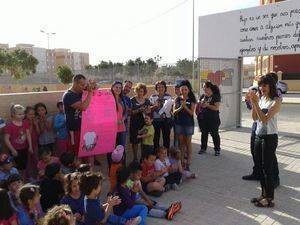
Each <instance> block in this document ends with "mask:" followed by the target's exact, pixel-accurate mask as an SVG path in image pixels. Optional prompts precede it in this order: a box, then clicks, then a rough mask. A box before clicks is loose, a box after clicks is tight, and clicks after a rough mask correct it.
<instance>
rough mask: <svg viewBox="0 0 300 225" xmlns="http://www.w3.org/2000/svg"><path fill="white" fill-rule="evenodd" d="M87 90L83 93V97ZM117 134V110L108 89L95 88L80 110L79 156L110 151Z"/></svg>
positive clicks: (112, 148) (113, 146)
mask: <svg viewBox="0 0 300 225" xmlns="http://www.w3.org/2000/svg"><path fill="white" fill-rule="evenodd" d="M86 96H87V92H84V93H83V97H82V99H85V98H86ZM116 135H117V111H116V103H115V99H114V96H113V95H112V94H111V92H110V91H106V90H96V91H94V93H93V97H92V100H91V103H90V105H89V107H88V108H87V110H86V111H84V112H82V122H81V134H80V147H79V154H78V156H79V157H86V156H92V155H100V154H104V153H108V152H112V151H113V150H114V148H115V143H116Z"/></svg>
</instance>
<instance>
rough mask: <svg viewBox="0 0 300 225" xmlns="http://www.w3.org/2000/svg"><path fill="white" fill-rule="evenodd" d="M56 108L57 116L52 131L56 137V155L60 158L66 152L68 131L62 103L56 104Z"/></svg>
mask: <svg viewBox="0 0 300 225" xmlns="http://www.w3.org/2000/svg"><path fill="white" fill-rule="evenodd" d="M56 106H57V108H58V114H57V115H56V116H55V118H54V130H55V131H56V136H57V155H58V156H61V155H62V154H63V153H64V152H66V151H67V143H68V142H67V140H68V131H67V127H66V115H65V112H64V105H63V102H62V101H59V102H57V104H56Z"/></svg>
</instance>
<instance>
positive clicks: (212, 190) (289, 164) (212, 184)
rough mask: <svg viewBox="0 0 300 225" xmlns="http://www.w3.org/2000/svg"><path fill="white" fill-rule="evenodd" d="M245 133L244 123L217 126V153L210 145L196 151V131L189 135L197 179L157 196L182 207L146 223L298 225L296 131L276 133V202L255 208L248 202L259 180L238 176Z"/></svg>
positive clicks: (245, 166)
mask: <svg viewBox="0 0 300 225" xmlns="http://www.w3.org/2000/svg"><path fill="white" fill-rule="evenodd" d="M249 132H250V129H249V128H240V129H234V130H227V131H222V132H221V139H222V154H221V156H220V157H215V156H214V155H213V151H212V150H211V151H208V153H207V154H204V155H198V154H197V151H198V149H199V145H198V143H199V142H200V140H199V139H200V135H199V133H197V134H196V135H194V139H193V150H194V154H193V165H192V169H193V170H194V171H195V172H196V173H197V174H198V176H199V177H198V179H197V180H190V181H188V182H187V183H184V184H183V185H182V186H181V190H180V191H176V192H175V191H170V192H168V193H166V194H164V195H163V196H162V197H161V198H160V199H159V201H160V202H162V203H169V202H171V201H175V200H180V201H182V203H183V210H182V212H181V213H179V214H178V215H176V216H175V218H174V220H173V221H172V222H168V221H166V220H163V219H153V218H149V219H148V220H147V224H153V225H154V224H155V225H159V224H174V225H177V224H178V225H185V224H193V225H220V224H222V225H223V224H224V225H225V224H226V225H227V224H228V225H256V224H263V225H267V224H283V225H296V224H297V225H299V224H300V136H298V135H295V134H293V135H289V134H288V133H284V134H283V135H280V137H279V147H278V149H277V157H278V162H279V167H280V179H281V186H280V187H279V188H277V189H276V192H275V204H276V206H275V208H273V209H259V208H256V207H254V206H253V205H252V204H250V202H249V200H250V198H252V197H257V196H259V194H260V190H259V183H258V182H255V181H243V180H242V179H241V177H242V176H243V175H245V174H248V173H249V171H250V169H251V167H252V162H251V158H250V157H251V156H250V150H249V138H250V136H249V135H250V134H249ZM210 146H212V143H211V142H210Z"/></svg>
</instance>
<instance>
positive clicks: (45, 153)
mask: <svg viewBox="0 0 300 225" xmlns="http://www.w3.org/2000/svg"><path fill="white" fill-rule="evenodd" d="M39 156H40V161H39V162H38V164H37V168H38V170H39V177H40V178H42V177H43V176H44V175H45V169H46V166H47V165H49V164H51V163H59V158H57V157H54V156H52V152H51V149H50V148H49V147H47V146H45V147H41V148H40V150H39Z"/></svg>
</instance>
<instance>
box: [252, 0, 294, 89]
mask: <svg viewBox="0 0 300 225" xmlns="http://www.w3.org/2000/svg"><path fill="white" fill-rule="evenodd" d="M282 1H285V0H260V4H261V5H267V4H272V3H276V2H282ZM299 62H300V54H296V55H276V56H275V55H274V56H258V57H256V58H255V75H256V77H258V76H261V75H263V74H266V73H268V72H271V71H275V72H278V71H281V72H282V76H281V77H279V79H280V80H283V81H284V82H286V83H287V84H288V86H289V90H292V91H300V63H299Z"/></svg>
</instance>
